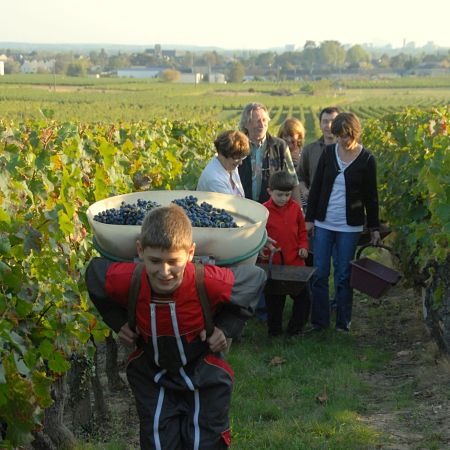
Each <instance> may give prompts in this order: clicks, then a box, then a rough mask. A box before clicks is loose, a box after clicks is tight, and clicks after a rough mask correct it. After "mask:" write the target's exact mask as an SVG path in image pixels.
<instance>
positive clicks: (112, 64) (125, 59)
mask: <svg viewBox="0 0 450 450" xmlns="http://www.w3.org/2000/svg"><path fill="white" fill-rule="evenodd" d="M129 56H130V55H125V54H123V53H118V54H117V55H112V56H110V57H109V58H108V65H107V66H106V70H109V71H114V70H117V69H123V68H125V67H130V59H129Z"/></svg>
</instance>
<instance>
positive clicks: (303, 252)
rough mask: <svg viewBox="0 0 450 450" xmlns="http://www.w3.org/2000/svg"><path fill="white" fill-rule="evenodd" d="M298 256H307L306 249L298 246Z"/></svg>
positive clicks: (304, 257)
mask: <svg viewBox="0 0 450 450" xmlns="http://www.w3.org/2000/svg"><path fill="white" fill-rule="evenodd" d="M298 256H300V258H302V259H306V258H307V257H308V250H306V248H300V249H299V250H298Z"/></svg>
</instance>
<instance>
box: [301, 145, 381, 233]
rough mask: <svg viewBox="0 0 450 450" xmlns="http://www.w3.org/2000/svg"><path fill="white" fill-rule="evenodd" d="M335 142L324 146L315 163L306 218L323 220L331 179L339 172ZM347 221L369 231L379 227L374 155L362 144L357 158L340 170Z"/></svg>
mask: <svg viewBox="0 0 450 450" xmlns="http://www.w3.org/2000/svg"><path fill="white" fill-rule="evenodd" d="M339 171H340V169H339V165H338V162H337V160H336V154H335V144H331V145H328V146H327V147H326V148H325V150H324V152H323V153H322V156H321V157H320V160H319V164H318V166H317V171H316V174H315V176H314V178H313V183H312V186H311V189H310V191H309V197H308V207H307V209H306V217H305V219H306V221H307V222H314V220H319V221H323V220H325V217H326V213H327V208H328V201H329V199H330V195H331V191H332V189H333V185H334V181H335V179H336V177H337V175H338V174H339ZM344 177H345V194H346V216H347V224H348V225H351V226H358V225H364V224H365V223H366V222H365V217H366V216H367V223H366V225H367V227H368V228H369V229H370V230H375V229H378V228H379V226H380V223H379V218H378V191H377V173H376V162H375V157H374V156H373V155H372V153H370V152H369V151H368V150H366V149H365V148H364V147H363V149H362V150H361V152H360V154H359V155H358V157H357V158H356V159H355V160H354V161H353V162H352V164H351V165H350V166H349V167H348V168H347V169H346V170H345V171H344Z"/></svg>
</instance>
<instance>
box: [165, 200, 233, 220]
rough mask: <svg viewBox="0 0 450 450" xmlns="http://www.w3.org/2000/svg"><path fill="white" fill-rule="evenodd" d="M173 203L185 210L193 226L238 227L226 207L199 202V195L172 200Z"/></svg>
mask: <svg viewBox="0 0 450 450" xmlns="http://www.w3.org/2000/svg"><path fill="white" fill-rule="evenodd" d="M172 203H175V204H176V205H178V206H181V207H182V208H183V209H184V210H185V212H186V214H187V216H188V217H189V219H190V220H191V223H192V226H193V227H208V228H237V224H236V222H235V221H234V219H233V216H232V215H231V214H230V213H228V212H226V211H225V210H224V209H219V208H214V207H213V206H212V205H211V204H210V203H207V202H202V203H201V204H198V199H197V197H194V196H193V195H188V196H187V197H185V198H180V199H176V200H172Z"/></svg>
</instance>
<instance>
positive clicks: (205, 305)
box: [194, 264, 214, 337]
mask: <svg viewBox="0 0 450 450" xmlns="http://www.w3.org/2000/svg"><path fill="white" fill-rule="evenodd" d="M194 266H195V285H196V287H197V293H198V296H199V297H200V303H201V305H202V310H203V318H204V320H205V330H206V336H208V337H209V336H211V335H212V333H213V331H214V322H213V320H212V314H211V305H210V304H209V299H208V294H207V293H206V289H205V283H204V277H205V267H204V266H203V264H194Z"/></svg>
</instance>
